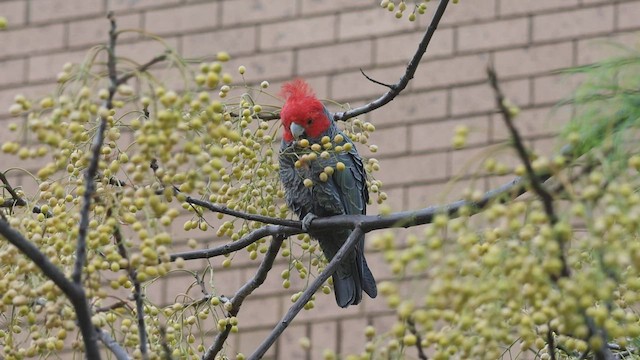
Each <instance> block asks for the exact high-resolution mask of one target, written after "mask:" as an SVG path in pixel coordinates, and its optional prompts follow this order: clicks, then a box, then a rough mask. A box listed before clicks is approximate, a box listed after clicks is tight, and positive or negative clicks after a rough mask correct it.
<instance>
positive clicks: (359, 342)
mask: <svg viewBox="0 0 640 360" xmlns="http://www.w3.org/2000/svg"><path fill="white" fill-rule="evenodd" d="M366 326H367V320H366V319H364V318H357V319H347V320H342V321H341V322H340V334H341V336H340V339H339V341H340V345H339V346H340V353H341V354H342V355H343V356H345V357H346V355H348V354H355V355H359V354H360V353H362V352H363V351H364V344H365V342H366V337H365V336H364V328H365V327H366Z"/></svg>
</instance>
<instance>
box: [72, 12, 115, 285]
mask: <svg viewBox="0 0 640 360" xmlns="http://www.w3.org/2000/svg"><path fill="white" fill-rule="evenodd" d="M108 18H109V21H110V23H111V29H110V30H109V46H108V47H107V53H108V58H107V68H108V70H109V80H110V83H111V84H110V85H109V97H108V98H107V99H106V101H105V106H106V108H107V109H112V108H113V96H114V95H115V92H116V82H117V74H116V58H115V56H116V55H115V47H116V40H117V32H116V28H117V27H116V20H115V18H114V17H113V13H109V15H108ZM106 128H107V119H106V118H104V117H101V118H100V125H99V126H98V130H97V131H96V134H95V137H94V138H93V144H91V160H90V162H89V167H88V168H87V169H86V170H85V174H84V183H85V191H84V194H83V196H82V207H81V209H80V225H79V229H78V243H77V248H76V262H75V266H74V269H73V274H72V279H73V282H75V283H76V284H80V283H81V281H82V268H83V267H84V263H85V262H86V259H87V232H88V230H89V216H90V213H89V212H90V210H91V200H92V199H91V198H92V197H93V193H94V192H95V189H96V184H95V177H96V174H97V173H98V163H99V162H100V150H101V149H102V144H103V142H104V132H105V129H106Z"/></svg>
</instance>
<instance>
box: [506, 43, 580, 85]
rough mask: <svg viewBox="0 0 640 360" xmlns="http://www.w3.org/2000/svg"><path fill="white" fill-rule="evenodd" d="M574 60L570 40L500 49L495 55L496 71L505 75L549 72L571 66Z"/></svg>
mask: <svg viewBox="0 0 640 360" xmlns="http://www.w3.org/2000/svg"><path fill="white" fill-rule="evenodd" d="M572 62H573V44H572V43H570V42H565V43H560V44H552V45H542V46H532V47H526V48H523V49H514V50H506V51H499V52H496V53H495V55H494V64H495V67H496V72H497V73H498V76H503V77H504V76H515V75H529V74H539V73H544V72H549V71H551V70H556V69H560V68H566V67H569V66H571V65H572Z"/></svg>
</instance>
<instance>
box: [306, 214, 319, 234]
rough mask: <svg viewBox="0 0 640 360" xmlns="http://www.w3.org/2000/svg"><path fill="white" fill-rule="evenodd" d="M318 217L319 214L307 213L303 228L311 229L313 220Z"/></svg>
mask: <svg viewBox="0 0 640 360" xmlns="http://www.w3.org/2000/svg"><path fill="white" fill-rule="evenodd" d="M317 217H318V216H317V215H316V214H313V213H308V214H307V215H305V216H304V218H303V219H302V230H304V231H309V226H311V222H312V221H313V219H315V218H317Z"/></svg>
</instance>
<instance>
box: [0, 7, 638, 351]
mask: <svg viewBox="0 0 640 360" xmlns="http://www.w3.org/2000/svg"><path fill="white" fill-rule="evenodd" d="M378 3H379V1H377V0H375V1H371V0H350V1H337V0H334V1H331V0H279V1H266V0H263V1H258V0H226V1H201V0H2V1H0V15H3V16H6V17H7V18H8V20H9V28H8V30H5V31H0V129H6V128H7V125H8V123H9V122H15V121H16V120H15V119H10V118H9V116H8V108H9V105H10V104H11V103H12V101H13V97H14V95H16V94H18V93H21V94H25V95H27V96H38V95H44V94H46V93H49V92H50V91H52V90H53V89H54V88H55V76H56V74H57V73H58V72H59V71H60V69H61V68H62V66H63V64H64V63H66V62H79V61H82V59H83V57H84V54H85V52H86V50H87V49H88V48H89V47H91V46H93V45H95V44H98V43H103V42H105V40H106V38H107V31H108V23H107V21H106V19H105V16H104V15H105V13H106V11H107V10H113V11H114V12H115V14H116V17H117V21H118V24H119V27H120V28H121V29H122V28H140V29H144V30H145V31H148V32H152V33H156V34H159V35H161V36H162V37H164V38H165V39H166V41H167V43H168V44H169V45H170V46H172V47H174V48H175V49H176V50H177V51H178V52H180V53H182V54H183V55H184V56H185V57H202V58H204V59H211V58H212V57H211V55H213V54H215V53H216V52H217V51H219V50H226V51H228V52H229V53H230V54H231V55H232V56H233V60H232V66H231V67H230V68H229V69H234V68H235V67H236V66H237V65H240V64H243V65H245V66H246V67H247V68H248V71H247V75H246V78H247V80H249V81H261V80H269V81H270V82H271V83H272V84H273V85H274V87H273V88H274V89H277V86H278V85H279V84H280V83H281V82H283V81H286V80H289V79H291V78H293V77H295V76H302V77H304V78H306V79H307V80H308V81H309V82H310V83H311V84H312V85H313V87H314V88H315V90H316V92H317V94H318V95H319V96H320V97H321V98H327V99H333V100H337V101H340V102H349V103H350V104H352V105H353V106H357V105H359V104H363V103H365V102H368V101H370V100H372V99H374V98H376V97H377V96H379V95H380V94H382V93H383V91H384V90H385V88H382V87H380V86H378V85H375V84H372V83H370V82H368V81H367V80H366V79H365V78H364V77H363V76H362V75H361V74H360V71H359V68H362V69H364V70H365V71H366V72H367V73H368V74H369V75H370V76H372V77H373V78H375V79H377V80H380V81H383V82H395V81H397V79H398V78H399V76H400V75H401V74H402V73H403V71H404V67H405V64H406V62H407V60H408V59H409V57H410V56H411V55H412V54H413V52H414V51H415V49H416V46H417V43H418V41H419V39H420V37H421V35H422V33H423V30H424V29H425V27H426V26H427V24H428V22H429V20H430V16H420V17H418V21H416V22H414V23H411V22H409V21H408V20H406V19H402V20H400V21H398V20H396V19H395V18H394V16H393V14H390V13H386V12H385V11H384V10H382V9H380V8H379V7H378V6H377V5H378ZM436 5H437V4H436V2H435V1H432V2H431V3H429V10H428V12H429V14H432V12H433V10H434V9H435V7H436ZM637 14H640V1H638V0H628V1H625V0H617V1H616V0H562V1H558V0H473V1H468V0H461V1H460V4H458V5H453V4H452V5H451V6H449V9H448V10H447V12H446V14H445V16H444V19H443V22H442V24H441V27H440V29H439V30H438V31H437V32H436V35H435V37H434V39H433V43H432V45H431V46H430V48H429V50H428V52H427V55H426V57H425V59H424V60H423V64H422V65H421V66H420V68H419V70H418V72H417V74H416V77H415V79H414V80H413V81H412V82H411V83H410V85H409V88H408V91H406V92H405V93H403V94H402V95H401V96H400V97H399V98H397V99H396V100H394V101H393V102H392V103H390V104H389V105H388V106H386V107H384V108H382V109H380V110H378V111H376V112H375V113H373V114H370V115H368V116H366V117H365V119H367V120H368V121H371V122H372V123H373V124H375V126H376V127H377V129H378V130H377V131H376V132H375V133H374V135H373V137H372V142H373V143H375V144H377V145H378V146H379V148H380V150H379V152H378V153H377V154H376V157H377V158H379V159H380V161H381V165H382V168H383V170H382V171H381V172H380V173H379V174H378V177H379V178H380V179H381V180H383V181H384V183H385V188H386V191H387V192H388V193H389V196H390V204H391V205H392V207H393V209H397V210H400V209H413V208H419V207H424V206H427V205H433V204H436V203H442V202H444V201H447V200H452V199H454V198H457V197H458V196H459V194H460V193H459V190H460V189H461V188H462V187H463V186H467V185H473V186H474V187H476V188H479V189H483V190H484V189H488V188H490V187H492V186H494V185H495V184H497V183H498V180H496V179H490V178H483V179H468V180H466V181H462V185H455V186H454V187H453V188H451V189H449V188H448V187H447V185H446V184H447V182H448V180H449V179H450V178H451V177H453V176H458V175H461V176H463V177H464V175H465V174H466V173H467V172H469V173H473V172H475V169H476V167H474V166H473V165H475V166H477V165H478V161H476V158H474V156H476V155H477V154H479V153H481V152H482V151H483V150H485V149H487V148H489V147H490V146H491V145H492V144H496V143H498V142H500V141H503V140H504V139H505V137H506V132H505V130H504V129H503V127H502V124H501V123H500V121H501V119H500V118H499V117H498V116H496V115H495V114H493V113H494V107H495V103H494V99H493V94H492V91H491V89H490V87H489V86H488V85H487V82H486V73H485V67H486V64H487V63H488V62H491V61H492V62H494V63H495V66H496V68H497V72H498V75H499V76H500V77H501V78H502V80H503V83H502V86H503V90H504V92H505V93H506V94H507V95H508V97H509V98H510V99H511V100H512V101H513V102H514V103H516V104H517V105H519V106H520V107H521V108H522V114H521V116H520V117H519V118H518V123H517V125H518V126H519V127H520V129H521V131H522V132H523V134H524V135H526V137H527V139H528V141H529V144H530V145H532V146H533V147H534V148H536V149H551V148H552V144H553V141H552V139H551V138H550V136H551V134H552V133H553V131H554V129H557V128H558V126H560V125H562V124H563V123H565V122H566V120H567V119H568V116H569V114H570V109H561V110H559V111H556V112H554V113H551V112H550V109H551V107H552V106H553V105H554V104H555V103H556V102H557V101H558V100H560V99H562V98H563V97H565V96H566V95H568V94H569V92H570V90H571V89H572V88H573V87H574V86H575V84H576V79H569V78H566V77H564V76H561V75H553V74H551V71H553V70H555V69H559V68H564V67H568V66H575V65H580V64H588V63H591V62H593V61H596V60H599V59H602V58H605V57H607V56H610V55H611V54H613V53H615V52H616V50H615V48H614V47H612V46H610V45H607V44H606V42H605V41H602V40H609V39H610V40H614V41H616V42H619V43H622V44H626V45H628V46H631V47H635V48H636V49H637V48H638V39H639V38H638V36H637V35H636V33H635V31H636V30H638V29H640V21H638V16H637ZM161 51H162V48H161V47H160V46H158V45H157V44H156V43H153V42H150V41H148V40H141V37H140V36H139V35H137V34H127V35H125V36H123V38H122V40H121V43H120V45H119V47H118V53H119V55H122V56H130V57H132V58H135V59H137V60H139V61H145V60H148V59H150V58H151V57H152V56H154V55H156V54H158V53H159V52H161ZM460 124H464V125H467V126H469V127H470V129H471V132H470V136H469V146H468V147H467V148H465V149H463V150H457V151H453V150H452V149H451V145H450V144H451V138H452V136H453V133H454V130H453V129H454V128H455V126H457V125H460ZM11 136H13V134H12V133H9V132H8V131H6V130H2V131H0V141H6V140H8V139H10V138H11ZM361 152H362V153H364V154H367V151H366V149H365V148H364V147H362V150H361ZM11 161H15V160H13V158H12V160H11ZM32 165H34V166H35V164H32ZM32 165H30V164H16V163H11V162H6V161H3V166H2V170H5V169H6V168H9V167H13V166H26V167H29V166H32ZM14 174H15V173H14ZM12 181H15V183H16V184H20V183H24V184H25V186H28V184H27V183H28V181H29V180H28V179H26V178H24V179H23V178H20V176H19V175H18V176H17V177H14V178H13V180H12ZM375 211H376V209H372V210H371V213H375ZM180 235H183V234H182V233H180ZM212 237H213V236H212ZM200 240H201V244H202V245H203V246H210V245H212V244H214V241H218V240H213V239H210V238H207V237H203V238H202V239H200ZM368 258H369V259H370V260H369V262H370V265H371V267H372V269H373V272H374V274H375V275H376V276H377V278H378V279H385V278H389V277H390V275H389V274H390V273H389V271H388V269H387V266H386V265H385V264H384V262H383V261H382V258H381V256H379V254H376V253H371V254H369V255H368ZM254 271H255V264H254V263H250V262H239V263H234V266H233V267H232V269H230V270H224V271H219V272H218V273H217V275H216V281H217V282H218V283H219V284H220V286H221V287H225V288H228V289H229V292H231V291H233V289H236V288H237V287H238V286H239V285H240V284H241V283H243V282H244V281H245V280H246V279H247V278H248V277H249V276H251V275H252V274H253V272H254ZM279 272H280V270H278V268H276V270H274V273H273V274H272V275H271V277H270V278H269V279H268V280H267V282H268V285H267V286H268V287H269V288H268V289H261V290H260V291H259V292H258V293H257V295H256V296H254V297H252V298H251V299H250V300H248V301H247V302H246V303H245V305H244V306H243V309H242V311H241V315H240V324H241V333H240V334H239V335H238V336H235V337H232V338H231V340H230V341H231V344H232V346H233V347H234V348H237V349H240V350H242V351H244V352H245V353H247V352H250V351H252V350H253V349H254V348H255V346H256V345H257V344H258V343H259V342H260V341H261V340H262V339H263V338H264V336H266V334H267V333H268V331H269V329H270V327H271V326H272V324H274V323H275V322H276V321H277V320H278V319H279V318H280V316H281V315H282V314H283V313H284V311H286V309H287V308H288V306H289V305H290V303H291V302H290V296H291V294H292V293H293V291H291V290H284V289H282V288H281V287H280V281H281V279H280V278H279ZM185 281H186V279H185ZM174 289H175V287H174V288H173V289H172V291H170V290H169V289H168V287H167V284H166V283H162V284H158V285H157V286H154V287H152V288H150V289H149V291H150V294H149V296H150V297H153V298H155V299H158V300H159V301H163V302H167V301H171V299H173V296H174V295H175V292H174V291H173V290H174ZM392 319H393V315H391V313H390V312H388V310H385V306H384V299H382V298H378V299H376V300H373V301H372V300H370V299H366V300H365V301H364V303H363V304H361V305H360V306H358V307H350V308H348V309H339V308H337V306H336V305H335V303H334V300H333V296H332V295H331V296H322V295H318V299H317V301H316V309H315V310H314V311H312V312H304V313H302V314H301V315H300V316H299V317H298V318H297V319H296V321H295V323H294V325H293V326H291V327H290V329H289V330H287V331H286V332H285V334H284V336H283V338H282V339H281V340H280V341H279V343H278V345H277V346H276V347H275V348H273V349H272V350H271V351H270V352H269V354H270V355H272V356H276V357H278V358H282V359H284V358H304V357H305V356H307V357H311V358H314V359H315V358H319V357H321V354H322V351H323V349H325V348H330V349H333V350H335V351H338V352H351V353H353V352H360V351H361V350H362V347H363V345H364V342H365V338H364V336H363V328H364V326H365V325H367V324H373V325H375V326H378V327H380V328H381V329H382V328H383V326H384V324H387V323H391V320H392ZM302 336H308V337H310V338H312V340H313V343H312V347H311V350H310V351H305V350H303V349H302V348H300V347H299V346H298V345H297V343H298V339H299V338H300V337H302Z"/></svg>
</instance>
